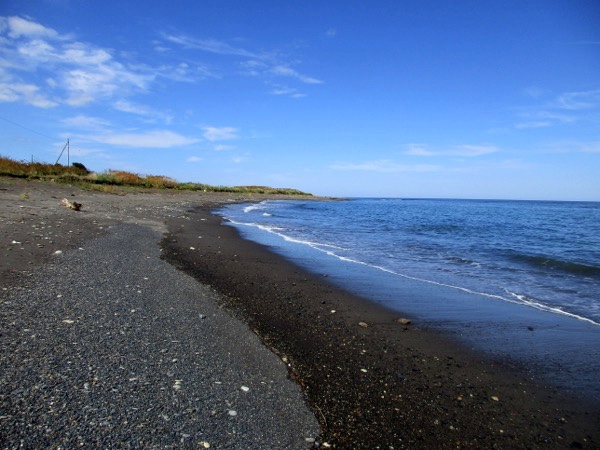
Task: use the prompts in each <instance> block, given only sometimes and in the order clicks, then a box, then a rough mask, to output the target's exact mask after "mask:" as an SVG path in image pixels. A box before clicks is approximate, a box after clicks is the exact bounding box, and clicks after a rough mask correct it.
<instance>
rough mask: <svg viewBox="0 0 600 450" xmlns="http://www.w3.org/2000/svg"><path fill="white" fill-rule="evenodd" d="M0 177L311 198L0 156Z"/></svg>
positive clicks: (107, 186)
mask: <svg viewBox="0 0 600 450" xmlns="http://www.w3.org/2000/svg"><path fill="white" fill-rule="evenodd" d="M0 176H9V177H19V178H30V179H38V180H46V181H50V180H51V181H55V182H57V183H68V184H75V185H78V186H82V187H88V188H90V189H96V190H102V191H105V192H112V187H119V186H123V187H128V188H142V189H144V188H147V189H171V190H185V191H202V192H231V193H238V194H280V195H312V194H307V193H305V192H301V191H299V190H297V189H287V188H271V187H266V186H234V187H227V186H210V185H208V184H201V183H179V182H177V181H175V180H173V179H172V178H169V177H164V176H161V175H143V176H142V175H138V174H135V173H131V172H124V171H122V170H107V171H106V172H102V173H94V172H90V171H89V170H88V169H87V168H86V167H85V166H84V165H83V164H81V163H73V164H72V165H71V166H63V165H61V164H43V163H36V162H31V163H28V162H21V161H15V160H13V159H10V158H7V157H4V156H0Z"/></svg>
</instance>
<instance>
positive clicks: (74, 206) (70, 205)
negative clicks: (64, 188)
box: [61, 198, 83, 211]
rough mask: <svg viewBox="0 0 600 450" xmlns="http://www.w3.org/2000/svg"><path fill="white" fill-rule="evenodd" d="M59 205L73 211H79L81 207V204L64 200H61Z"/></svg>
mask: <svg viewBox="0 0 600 450" xmlns="http://www.w3.org/2000/svg"><path fill="white" fill-rule="evenodd" d="M61 203H62V204H63V205H64V206H66V207H67V208H69V209H72V210H73V211H81V207H82V206H83V205H82V204H81V203H77V202H75V201H71V200H67V199H66V198H63V199H62V202H61Z"/></svg>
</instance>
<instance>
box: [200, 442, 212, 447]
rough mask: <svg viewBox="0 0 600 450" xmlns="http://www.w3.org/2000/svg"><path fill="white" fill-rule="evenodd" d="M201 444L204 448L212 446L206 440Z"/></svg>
mask: <svg viewBox="0 0 600 450" xmlns="http://www.w3.org/2000/svg"><path fill="white" fill-rule="evenodd" d="M200 445H201V446H202V447H204V448H210V444H209V443H208V442H206V441H202V442H200Z"/></svg>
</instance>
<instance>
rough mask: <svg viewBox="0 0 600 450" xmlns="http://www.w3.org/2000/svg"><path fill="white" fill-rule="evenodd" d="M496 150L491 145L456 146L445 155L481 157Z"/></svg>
mask: <svg viewBox="0 0 600 450" xmlns="http://www.w3.org/2000/svg"><path fill="white" fill-rule="evenodd" d="M497 151H498V149H497V148H496V147H495V146H493V145H468V144H464V145H457V146H455V147H453V148H452V149H451V150H450V151H449V152H448V153H447V154H449V155H453V156H467V157H474V156H482V155H489V154H491V153H496V152H497Z"/></svg>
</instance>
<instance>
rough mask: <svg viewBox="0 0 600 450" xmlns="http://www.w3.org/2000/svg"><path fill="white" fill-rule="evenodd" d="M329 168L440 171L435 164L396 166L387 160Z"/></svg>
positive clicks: (372, 170)
mask: <svg viewBox="0 0 600 450" xmlns="http://www.w3.org/2000/svg"><path fill="white" fill-rule="evenodd" d="M330 168H331V169H334V170H349V171H362V172H382V173H401V172H438V171H440V170H442V167H441V166H438V165H435V164H398V163H396V162H394V161H390V160H387V159H379V160H375V161H365V162H362V163H336V164H333V165H331V166H330Z"/></svg>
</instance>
